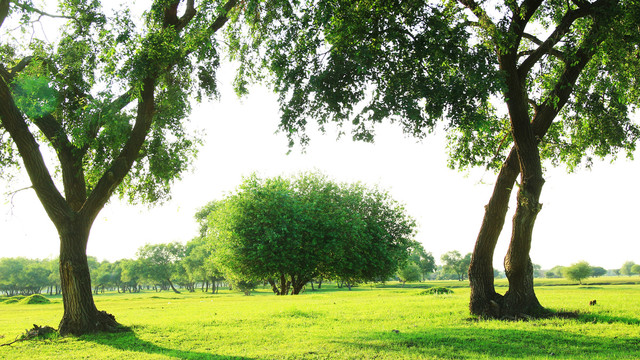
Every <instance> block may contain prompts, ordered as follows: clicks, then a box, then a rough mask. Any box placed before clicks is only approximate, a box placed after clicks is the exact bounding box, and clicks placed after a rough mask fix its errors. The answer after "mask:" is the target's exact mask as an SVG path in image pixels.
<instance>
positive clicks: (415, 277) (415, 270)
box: [398, 262, 422, 287]
mask: <svg viewBox="0 0 640 360" xmlns="http://www.w3.org/2000/svg"><path fill="white" fill-rule="evenodd" d="M398 278H399V279H400V281H401V282H402V287H404V284H405V283H406V282H407V281H409V282H411V281H420V280H422V271H421V269H420V266H418V265H417V264H415V263H413V262H410V263H408V264H406V265H405V266H403V267H401V268H400V270H398Z"/></svg>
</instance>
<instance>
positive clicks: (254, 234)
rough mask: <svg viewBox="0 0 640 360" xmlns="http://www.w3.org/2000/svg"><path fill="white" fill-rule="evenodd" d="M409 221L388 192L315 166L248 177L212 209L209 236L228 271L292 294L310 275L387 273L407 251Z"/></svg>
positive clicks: (350, 278) (353, 278)
mask: <svg viewBox="0 0 640 360" xmlns="http://www.w3.org/2000/svg"><path fill="white" fill-rule="evenodd" d="M414 226H415V225H414V221H413V220H412V219H411V218H409V217H408V216H407V215H406V214H405V211H404V209H403V208H402V207H401V206H399V205H398V204H397V203H395V202H394V201H393V200H392V199H391V198H390V197H389V195H388V194H386V193H385V192H382V191H379V190H377V189H368V188H365V187H364V186H362V185H359V184H355V185H339V184H336V183H334V182H332V181H330V180H328V179H327V178H326V177H324V176H322V175H319V174H301V175H299V176H298V177H296V178H293V179H286V178H282V177H277V178H270V179H260V178H258V177H257V176H255V175H253V176H251V177H248V178H246V179H245V181H244V182H243V183H242V185H240V186H239V188H238V190H237V191H236V192H235V193H232V194H230V195H228V196H227V197H226V198H225V199H224V200H221V201H219V202H218V203H217V206H216V207H215V209H214V210H213V212H211V215H210V216H209V227H208V240H209V241H210V243H211V246H212V248H213V249H214V254H215V258H216V259H217V262H218V263H219V264H220V266H221V267H222V268H223V270H224V272H225V273H227V274H229V277H231V278H238V279H243V280H251V279H253V280H264V279H266V280H269V281H270V282H271V283H272V286H273V288H274V291H275V292H276V293H278V294H282V295H284V294H287V293H288V292H289V289H290V287H291V291H292V293H294V294H297V293H299V292H300V290H301V289H302V287H303V286H304V285H305V284H306V283H307V282H309V281H310V280H311V279H312V278H314V277H317V276H323V277H325V278H337V279H341V280H343V281H346V282H349V283H355V282H358V281H363V280H376V279H386V278H387V277H389V276H390V275H392V274H394V273H395V271H396V269H397V267H398V265H399V263H401V262H403V261H405V260H406V259H407V257H408V255H409V251H410V250H409V248H410V247H411V246H412V244H413V241H412V240H410V237H411V236H412V235H413V228H414Z"/></svg>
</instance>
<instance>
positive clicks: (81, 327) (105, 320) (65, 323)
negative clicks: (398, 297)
mask: <svg viewBox="0 0 640 360" xmlns="http://www.w3.org/2000/svg"><path fill="white" fill-rule="evenodd" d="M128 330H129V328H128V327H126V326H123V325H121V324H120V323H118V322H117V321H116V318H115V316H113V315H111V314H109V313H108V312H106V311H98V310H96V312H95V314H94V316H92V319H91V321H87V322H82V323H79V322H74V321H73V320H72V319H71V318H70V317H69V316H64V317H63V318H62V320H61V321H60V325H59V326H58V332H59V333H60V335H62V336H66V335H76V336H79V335H83V334H91V333H97V332H108V333H117V332H125V331H128Z"/></svg>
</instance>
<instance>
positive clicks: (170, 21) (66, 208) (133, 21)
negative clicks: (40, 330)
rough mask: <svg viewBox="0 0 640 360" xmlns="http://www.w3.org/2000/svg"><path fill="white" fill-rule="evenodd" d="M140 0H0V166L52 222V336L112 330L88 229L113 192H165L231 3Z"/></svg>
mask: <svg viewBox="0 0 640 360" xmlns="http://www.w3.org/2000/svg"><path fill="white" fill-rule="evenodd" d="M48 5H49V6H50V5H51V4H48ZM105 5H110V4H108V3H107V4H105ZM132 5H133V2H131V6H132ZM146 6H147V11H146V12H145V13H144V14H143V16H141V17H135V18H134V17H133V15H132V13H131V12H130V11H129V10H128V9H124V8H121V9H120V10H114V11H108V10H104V9H103V8H102V6H101V3H100V1H99V0H74V1H71V0H60V1H59V6H58V7H57V8H56V9H57V10H53V11H58V13H55V14H52V12H51V11H49V10H48V9H44V8H43V9H38V8H36V7H35V6H34V3H32V2H31V1H13V0H0V32H1V35H0V39H1V40H0V121H1V122H0V168H1V170H2V171H1V173H2V174H3V175H7V174H9V173H10V171H9V170H10V169H11V168H20V169H23V170H24V171H25V172H26V174H27V175H28V177H29V179H30V181H31V188H33V190H34V191H35V193H36V194H37V196H38V198H39V199H40V202H41V203H42V206H43V207H44V209H45V211H46V213H47V215H48V216H49V218H50V219H51V221H52V222H53V223H54V225H55V227H56V229H57V231H58V234H59V238H60V266H59V269H60V278H61V286H62V294H63V303H64V314H63V317H62V320H61V322H60V325H59V331H60V333H61V334H69V333H72V334H82V333H87V332H92V331H101V330H104V331H108V330H114V329H117V328H118V324H117V322H116V321H115V319H114V317H113V316H112V315H110V314H107V313H106V312H104V311H98V310H97V309H96V306H95V304H94V301H93V297H92V294H91V280H90V275H89V268H88V264H87V257H86V247H87V241H88V238H89V231H90V229H91V226H92V224H93V222H94V220H95V219H96V216H97V215H98V213H99V212H100V210H101V209H102V208H103V207H104V206H105V204H106V203H107V202H108V201H109V199H110V198H111V196H112V195H113V194H114V193H116V194H118V195H120V196H124V197H126V198H128V199H129V200H130V201H132V202H149V203H152V202H155V201H157V200H161V199H164V198H167V197H168V195H169V188H170V186H171V184H172V182H173V181H174V180H175V179H177V178H179V176H180V174H181V173H182V172H183V171H184V170H185V168H186V167H187V166H188V165H189V163H190V161H191V159H192V158H193V156H194V153H195V145H196V144H197V143H198V140H197V139H196V138H195V137H194V136H193V135H191V134H189V133H188V132H187V131H186V130H185V126H184V120H185V119H186V118H187V116H188V114H189V111H190V105H189V101H190V100H191V99H193V98H196V99H200V98H202V97H209V96H212V95H215V94H216V81H215V71H216V69H217V67H218V64H219V56H218V43H217V41H216V38H215V34H216V32H218V31H219V30H220V29H221V28H222V27H223V26H224V24H225V23H226V22H227V19H228V17H227V16H228V14H229V12H230V10H233V9H234V8H235V6H236V1H235V0H228V1H225V0H203V1H194V0H184V1H182V0H180V1H178V0H176V1H166V0H156V1H152V2H148V3H147V5H146ZM48 11H49V12H48ZM50 14H51V15H50ZM54 17H55V18H56V20H63V21H64V22H65V24H64V25H63V26H62V27H61V28H60V29H56V30H55V31H50V32H49V33H48V34H47V39H50V40H51V41H49V40H47V39H45V40H38V39H37V37H32V36H31V35H32V28H35V27H36V26H33V23H34V22H38V21H40V22H43V23H45V22H47V21H48V19H51V18H54ZM16 28H17V29H18V30H17V31H15V29H16ZM22 35H24V36H22ZM54 39H55V40H54Z"/></svg>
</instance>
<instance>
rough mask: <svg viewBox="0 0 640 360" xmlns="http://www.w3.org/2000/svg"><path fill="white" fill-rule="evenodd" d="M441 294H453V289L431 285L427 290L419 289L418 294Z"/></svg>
mask: <svg viewBox="0 0 640 360" xmlns="http://www.w3.org/2000/svg"><path fill="white" fill-rule="evenodd" d="M441 294H453V290H451V289H449V288H446V287H439V286H438V287H432V288H429V289H427V290H424V291H421V292H419V293H418V295H441Z"/></svg>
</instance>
